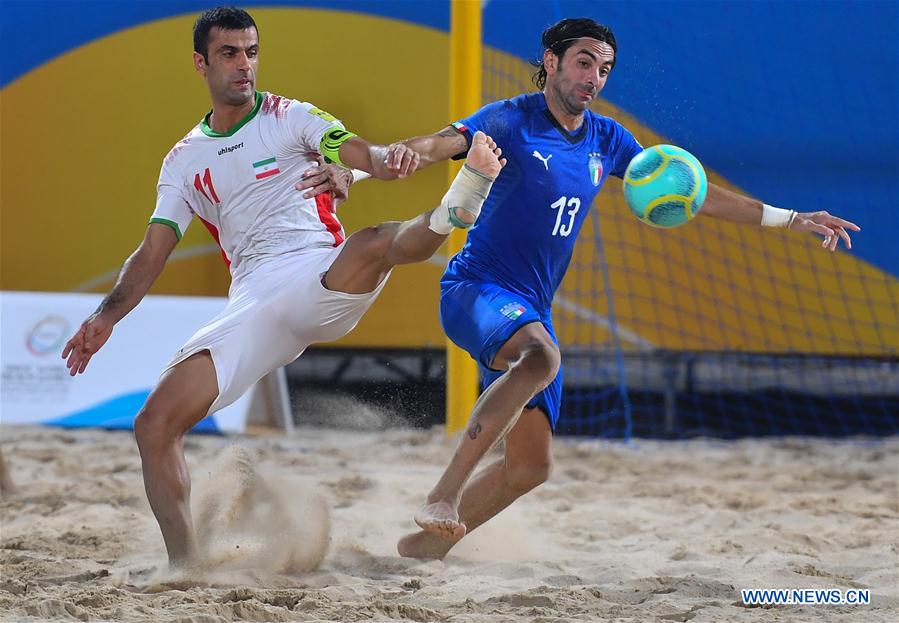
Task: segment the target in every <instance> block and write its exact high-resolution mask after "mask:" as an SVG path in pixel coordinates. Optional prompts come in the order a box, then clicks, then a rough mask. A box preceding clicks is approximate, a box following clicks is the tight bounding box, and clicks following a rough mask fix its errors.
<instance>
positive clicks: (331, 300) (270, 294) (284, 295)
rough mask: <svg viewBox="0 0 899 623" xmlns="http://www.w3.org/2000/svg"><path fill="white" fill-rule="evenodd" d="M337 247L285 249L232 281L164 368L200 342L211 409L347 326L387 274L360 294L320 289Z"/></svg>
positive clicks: (359, 315) (366, 305)
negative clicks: (209, 378)
mask: <svg viewBox="0 0 899 623" xmlns="http://www.w3.org/2000/svg"><path fill="white" fill-rule="evenodd" d="M342 248H343V245H341V246H339V247H335V248H327V247H322V248H312V249H304V250H303V251H300V252H296V253H291V254H287V255H284V256H281V257H278V258H275V259H273V260H271V261H270V262H267V263H266V264H265V265H263V266H260V267H258V268H257V269H256V270H254V271H253V273H252V274H251V275H249V276H248V277H245V278H244V279H242V280H241V281H240V282H239V283H234V284H232V286H231V291H230V292H229V293H228V306H227V307H225V309H224V310H223V311H222V313H220V314H219V315H218V316H216V317H215V318H213V319H212V320H210V321H209V322H208V323H207V324H206V325H205V326H204V327H202V328H201V329H200V330H199V331H197V332H196V333H194V335H193V337H191V338H190V339H189V340H188V341H187V343H186V344H185V345H184V346H183V347H182V348H181V349H180V350H179V351H178V352H177V353H176V354H175V356H174V357H173V358H172V360H171V362H170V363H169V364H168V365H167V366H166V368H165V369H166V370H168V369H169V368H172V367H173V366H176V365H178V364H179V363H181V362H182V361H184V360H185V359H187V358H188V357H190V356H191V355H193V354H196V353H198V352H201V351H203V350H208V351H209V352H210V354H211V355H212V361H213V364H214V365H215V374H216V377H217V380H218V388H219V395H218V398H216V399H215V401H214V402H213V403H212V406H211V407H210V408H209V413H213V412H215V411H218V410H219V409H222V408H223V407H226V406H228V405H229V404H231V403H232V402H234V401H235V400H237V399H238V398H240V397H241V396H242V395H243V393H244V392H245V391H247V390H248V389H249V388H250V387H252V386H253V384H254V383H256V381H258V380H259V379H261V378H262V377H263V376H265V375H266V374H268V373H269V372H271V371H272V370H274V369H275V368H278V367H280V366H283V365H287V364H288V363H290V362H291V361H293V360H294V359H296V358H297V357H299V356H300V355H301V354H302V353H303V351H304V350H306V347H308V346H309V345H310V344H313V343H316V342H331V341H333V340H336V339H338V338H341V337H343V336H344V335H346V334H347V333H349V332H350V331H351V330H352V329H353V327H355V326H356V325H357V324H358V322H359V320H360V319H361V318H362V315H363V314H364V313H365V312H366V310H368V308H369V307H371V304H372V303H374V301H375V299H376V298H377V297H378V295H379V294H380V293H381V290H383V289H384V284H386V283H387V277H385V278H384V279H383V280H382V281H381V283H380V284H378V287H377V288H375V289H374V291H373V292H367V293H365V294H346V293H344V292H334V291H332V290H328V289H327V288H325V286H324V285H322V275H324V274H325V273H326V272H327V270H328V269H329V268H330V267H331V264H332V263H333V262H334V260H335V259H336V258H337V255H338V254H339V253H340V250H341V249H342ZM388 277H389V275H388Z"/></svg>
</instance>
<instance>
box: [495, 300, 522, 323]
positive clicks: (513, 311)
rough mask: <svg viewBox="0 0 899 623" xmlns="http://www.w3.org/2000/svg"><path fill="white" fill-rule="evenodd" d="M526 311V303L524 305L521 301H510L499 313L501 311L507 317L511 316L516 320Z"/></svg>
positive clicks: (510, 317)
mask: <svg viewBox="0 0 899 623" xmlns="http://www.w3.org/2000/svg"><path fill="white" fill-rule="evenodd" d="M524 312H525V308H524V305H522V304H521V303H509V304H508V305H506V306H505V307H503V308H502V309H501V310H499V313H501V314H502V315H503V316H505V317H506V318H509V319H510V320H515V319H516V318H518V317H519V316H521V314H523V313H524Z"/></svg>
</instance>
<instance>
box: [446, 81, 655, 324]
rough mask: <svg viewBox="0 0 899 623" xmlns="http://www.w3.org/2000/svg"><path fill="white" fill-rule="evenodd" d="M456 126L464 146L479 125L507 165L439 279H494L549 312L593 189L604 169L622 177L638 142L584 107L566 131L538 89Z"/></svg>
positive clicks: (489, 107)
mask: <svg viewBox="0 0 899 623" xmlns="http://www.w3.org/2000/svg"><path fill="white" fill-rule="evenodd" d="M453 125H454V126H455V127H456V129H457V130H459V131H460V132H463V133H465V135H466V138H467V139H468V141H469V144H470V143H471V137H472V135H473V134H474V133H475V132H477V131H478V130H481V131H483V132H485V133H487V134H489V135H490V136H492V137H493V139H494V140H495V141H496V144H497V145H498V146H499V147H500V148H501V149H502V150H503V156H504V157H506V158H507V159H508V164H506V166H505V168H504V169H503V170H502V172H501V173H500V175H499V177H498V178H497V180H496V182H494V184H493V188H492V189H491V191H490V195H489V196H488V197H487V201H486V202H485V203H484V207H483V208H482V209H481V215H480V216H479V217H478V220H477V223H475V225H474V227H472V228H471V230H469V232H468V242H467V244H466V245H465V247H464V248H463V249H462V251H461V252H460V253H459V254H458V255H456V256H455V257H454V258H452V260H450V263H449V265H448V266H447V269H446V273H445V275H444V279H449V280H453V279H460V278H461V279H475V280H480V281H488V282H492V283H496V284H498V285H500V286H502V287H504V288H506V289H508V290H510V291H513V292H517V293H519V294H521V295H522V296H523V297H525V298H526V299H528V300H529V301H530V303H531V304H532V305H534V306H535V307H536V308H537V309H539V310H543V311H548V310H549V308H550V306H551V304H552V299H553V294H554V293H555V291H556V289H557V288H558V287H559V284H560V283H561V282H562V278H563V277H564V276H565V271H566V270H567V268H568V263H569V262H570V261H571V255H572V252H573V250H574V242H575V238H576V237H577V235H578V232H579V231H580V229H581V226H582V225H583V223H584V219H585V218H586V216H587V212H588V211H589V210H590V206H591V205H592V204H593V199H594V198H595V197H596V193H598V192H599V189H600V188H602V185H603V183H604V182H605V180H606V177H608V175H609V174H611V175H615V176H617V177H622V176H623V175H624V171H625V169H626V168H627V165H628V163H629V162H630V161H631V159H632V158H633V157H634V156H636V155H637V154H638V153H640V151H641V150H642V147H641V146H640V144H639V143H637V141H636V139H635V138H634V136H633V135H632V134H631V133H630V132H628V131H627V130H626V129H625V128H624V127H622V126H621V124H619V123H618V122H617V121H614V120H613V119H609V118H608V117H603V116H601V115H597V114H595V113H593V112H591V111H589V110H588V111H587V112H586V113H585V114H584V123H583V124H582V125H581V127H580V128H579V129H578V130H577V131H575V132H568V131H567V130H566V129H565V128H564V127H562V126H561V125H560V124H559V122H558V121H556V119H555V118H554V117H553V116H552V114H551V113H550V112H549V108H547V106H546V99H545V98H544V96H543V93H532V94H527V95H519V96H518V97H515V98H513V99H509V100H503V101H499V102H494V103H492V104H488V105H487V106H484V107H483V108H482V109H480V110H479V111H478V112H476V113H475V114H473V115H471V116H470V117H468V118H467V119H463V120H462V121H459V122H457V123H454V124H453Z"/></svg>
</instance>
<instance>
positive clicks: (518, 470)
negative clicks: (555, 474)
mask: <svg viewBox="0 0 899 623" xmlns="http://www.w3.org/2000/svg"><path fill="white" fill-rule="evenodd" d="M552 468H553V465H552V459H551V458H549V457H547V458H546V459H544V460H540V461H535V462H529V463H527V464H522V465H507V466H506V481H507V482H508V484H509V487H511V488H512V490H513V491H515V492H516V493H518V494H519V495H521V494H524V493H527V492H528V491H530V490H531V489H534V488H536V487H539V486H540V485H542V484H543V483H544V482H546V481H547V480H548V479H549V476H550V474H551V473H552Z"/></svg>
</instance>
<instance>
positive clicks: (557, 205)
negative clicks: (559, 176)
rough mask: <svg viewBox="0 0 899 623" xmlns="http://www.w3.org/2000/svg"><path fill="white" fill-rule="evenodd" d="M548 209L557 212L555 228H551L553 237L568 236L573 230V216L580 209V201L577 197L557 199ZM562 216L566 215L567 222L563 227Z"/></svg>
mask: <svg viewBox="0 0 899 623" xmlns="http://www.w3.org/2000/svg"><path fill="white" fill-rule="evenodd" d="M549 207H550V208H552V209H553V210H558V213H557V214H556V226H555V227H553V236H561V237H563V238H564V237H567V236H569V235H570V234H571V230H572V229H574V216H575V215H576V214H577V212H578V210H580V209H581V200H580V199H578V198H577V197H571V198H568V197H559V198H558V199H557V200H556V201H553V202H552V203H551V204H550V206H549ZM566 207H567V208H568V209H567V210H566V209H565V208H566ZM563 215H568V219H567V220H568V222H567V223H565V224H564V225H563V224H562V221H563V220H565V219H564V218H563Z"/></svg>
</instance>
